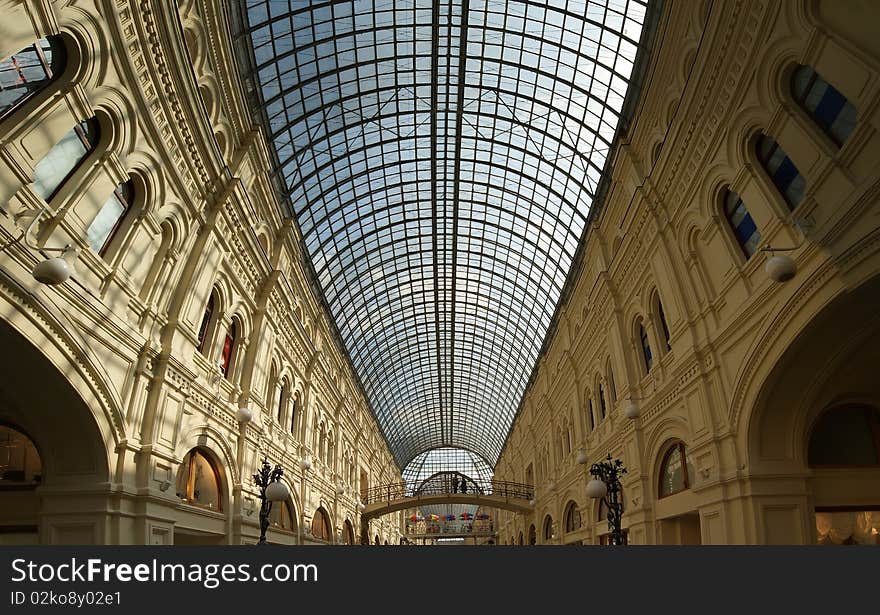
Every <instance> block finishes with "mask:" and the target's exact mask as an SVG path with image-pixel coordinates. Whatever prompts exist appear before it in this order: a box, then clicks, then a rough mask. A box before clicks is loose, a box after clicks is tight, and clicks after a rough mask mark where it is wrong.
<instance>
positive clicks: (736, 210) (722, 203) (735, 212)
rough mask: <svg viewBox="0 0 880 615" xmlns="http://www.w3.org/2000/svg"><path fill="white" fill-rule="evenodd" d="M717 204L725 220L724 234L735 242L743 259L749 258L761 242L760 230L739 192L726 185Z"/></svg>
mask: <svg viewBox="0 0 880 615" xmlns="http://www.w3.org/2000/svg"><path fill="white" fill-rule="evenodd" d="M718 206H719V208H720V213H721V215H722V216H723V219H724V220H726V221H727V224H726V229H725V231H726V233H725V234H726V235H727V236H728V237H729V238H730V239H732V240H733V242H735V243H736V245H737V246H738V247H739V251H740V254H741V255H742V256H743V257H745V259H749V258H751V257H752V256H753V255H754V254H755V253H756V252H757V251H758V246H759V245H760V243H761V231H760V230H759V229H758V226H757V225H756V224H755V221H754V219H753V218H752V214H751V213H750V212H749V210H748V208H747V207H746V204H745V203H744V202H743V200H742V198H741V197H740V196H739V194H737V193H736V192H734V191H733V190H731V189H730V187H729V186H727V187H725V188H723V190H722V192H721V194H720V198H719V200H718Z"/></svg>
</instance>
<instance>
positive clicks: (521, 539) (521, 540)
mask: <svg viewBox="0 0 880 615" xmlns="http://www.w3.org/2000/svg"><path fill="white" fill-rule="evenodd" d="M516 544H518V545H520V546H522V545H523V544H525V537H524V536H523V533H522V530H520V532H519V535H518V536H517V538H516Z"/></svg>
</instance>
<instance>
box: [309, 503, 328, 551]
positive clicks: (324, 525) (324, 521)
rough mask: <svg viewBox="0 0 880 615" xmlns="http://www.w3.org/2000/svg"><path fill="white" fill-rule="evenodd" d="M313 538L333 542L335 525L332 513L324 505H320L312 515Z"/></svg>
mask: <svg viewBox="0 0 880 615" xmlns="http://www.w3.org/2000/svg"><path fill="white" fill-rule="evenodd" d="M312 538H314V539H315V540H320V541H322V542H327V543H329V542H333V526H332V524H331V522H330V515H329V514H327V511H326V509H325V508H324V507H323V506H320V507H318V509H317V510H316V511H315V514H314V516H313V517H312Z"/></svg>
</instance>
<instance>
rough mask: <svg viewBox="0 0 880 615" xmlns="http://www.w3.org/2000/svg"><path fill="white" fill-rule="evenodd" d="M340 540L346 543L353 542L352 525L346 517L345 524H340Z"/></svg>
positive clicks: (351, 543)
mask: <svg viewBox="0 0 880 615" xmlns="http://www.w3.org/2000/svg"><path fill="white" fill-rule="evenodd" d="M342 542H344V543H345V544H347V545H353V544H354V527H353V526H352V525H351V521H349V520H348V519H346V520H345V524H344V525H343V526H342Z"/></svg>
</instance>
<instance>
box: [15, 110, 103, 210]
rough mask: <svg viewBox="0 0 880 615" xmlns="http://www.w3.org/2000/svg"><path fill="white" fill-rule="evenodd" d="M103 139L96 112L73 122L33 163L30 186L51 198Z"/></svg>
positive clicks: (48, 198) (74, 173) (40, 194)
mask: <svg viewBox="0 0 880 615" xmlns="http://www.w3.org/2000/svg"><path fill="white" fill-rule="evenodd" d="M101 141H102V137H101V127H100V122H99V121H98V119H97V116H95V117H91V118H87V119H85V120H82V121H80V122H79V123H77V124H75V125H74V126H73V127H72V128H71V129H70V130H69V131H68V132H67V133H65V134H64V136H62V137H61V139H59V140H58V142H57V143H55V144H54V145H52V147H51V148H50V149H49V151H48V152H46V155H45V156H43V157H42V158H41V159H40V160H39V161H37V163H36V164H35V165H34V172H33V176H32V180H33V181H32V182H31V188H32V189H33V191H34V192H35V193H36V194H38V195H39V196H41V197H42V198H43V199H44V200H46V201H47V202H48V201H51V200H52V199H53V198H54V197H55V195H56V194H58V192H59V191H60V190H61V188H62V187H63V186H64V185H65V184H67V183H68V182H69V181H70V180H71V178H72V177H73V176H74V175H77V170H79V169H80V168H81V167H82V166H83V162H85V161H86V160H87V159H89V158H90V157H92V156H93V155H94V154H95V153H96V152H97V151H98V149H99V144H100V143H101Z"/></svg>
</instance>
